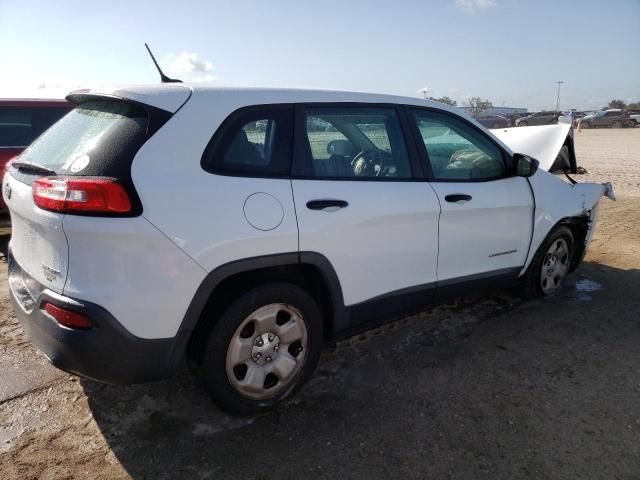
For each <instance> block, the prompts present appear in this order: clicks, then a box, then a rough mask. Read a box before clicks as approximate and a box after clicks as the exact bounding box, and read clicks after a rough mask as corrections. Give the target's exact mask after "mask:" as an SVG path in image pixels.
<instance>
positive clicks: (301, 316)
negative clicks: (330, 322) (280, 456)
mask: <svg viewBox="0 0 640 480" xmlns="http://www.w3.org/2000/svg"><path fill="white" fill-rule="evenodd" d="M321 339H322V319H321V316H320V310H319V309H318V306H317V305H316V303H315V301H314V300H313V298H311V297H310V296H309V294H308V293H307V292H305V291H304V290H302V289H301V288H299V287H297V286H295V285H291V284H286V283H278V284H270V285H265V286H262V287H258V288H256V289H254V290H251V291H249V292H248V293H246V294H244V295H242V296H241V297H240V298H238V299H237V300H236V301H235V302H234V303H233V304H232V305H231V306H230V307H229V308H228V309H227V310H226V311H225V312H224V313H223V314H222V316H221V317H220V319H219V320H218V322H217V323H216V326H215V327H214V329H213V331H212V332H211V335H210V337H209V341H208V344H207V350H206V353H205V357H204V361H203V365H202V376H203V379H204V381H205V383H206V385H207V386H208V388H209V391H210V392H211V396H212V398H213V400H214V401H215V402H216V403H217V404H218V405H219V406H220V407H221V408H222V409H224V410H226V411H227V412H230V413H237V414H250V413H258V412H261V411H265V410H269V409H271V408H273V407H275V406H276V405H277V404H278V403H280V402H281V401H282V400H284V399H285V398H286V397H288V396H289V395H291V394H292V393H293V392H294V391H296V390H297V389H298V388H299V387H300V386H301V385H302V384H303V383H304V382H305V381H306V380H307V379H308V378H309V377H310V376H311V374H312V373H313V370H314V369H315V367H316V365H317V363H318V359H319V356H320V347H321Z"/></svg>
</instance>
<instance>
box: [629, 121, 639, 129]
mask: <svg viewBox="0 0 640 480" xmlns="http://www.w3.org/2000/svg"><path fill="white" fill-rule="evenodd" d="M636 125H638V122H636V121H635V120H629V128H635V126H636Z"/></svg>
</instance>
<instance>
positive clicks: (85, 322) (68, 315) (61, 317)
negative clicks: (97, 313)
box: [44, 302, 93, 330]
mask: <svg viewBox="0 0 640 480" xmlns="http://www.w3.org/2000/svg"><path fill="white" fill-rule="evenodd" d="M44 310H45V311H46V312H47V313H48V314H49V315H51V316H52V317H53V318H54V319H55V320H56V322H58V323H59V324H60V325H63V326H65V327H68V328H76V329H82V330H86V329H87V328H91V327H93V323H91V320H89V319H88V318H87V317H86V316H85V315H82V314H81V313H78V312H74V311H72V310H67V309H66V308H61V307H58V306H57V305H54V304H53V303H49V302H45V304H44Z"/></svg>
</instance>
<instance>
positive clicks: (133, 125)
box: [20, 100, 149, 177]
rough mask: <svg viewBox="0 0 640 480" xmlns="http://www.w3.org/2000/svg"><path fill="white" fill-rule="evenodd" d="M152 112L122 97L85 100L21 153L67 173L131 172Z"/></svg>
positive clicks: (31, 160)
mask: <svg viewBox="0 0 640 480" xmlns="http://www.w3.org/2000/svg"><path fill="white" fill-rule="evenodd" d="M148 122H149V121H148V114H147V112H146V111H145V109H143V108H142V107H140V106H137V105H134V104H131V103H127V102H123V101H119V100H90V101H86V102H83V103H81V104H80V105H78V106H77V107H76V108H74V109H73V110H72V111H71V112H69V113H68V114H67V115H66V116H65V117H63V118H62V119H61V120H60V121H58V122H57V123H55V124H54V125H53V126H52V127H51V128H49V130H47V131H46V132H45V134H44V135H42V136H40V137H39V138H38V139H37V140H36V141H35V142H34V143H33V144H31V146H30V147H29V148H27V149H26V150H25V151H24V152H23V153H22V155H21V157H20V159H21V160H23V161H28V162H33V163H36V164H38V165H42V166H44V167H47V168H50V169H52V170H54V171H55V172H56V173H59V174H64V175H110V176H114V177H119V176H128V174H129V169H130V166H131V161H132V160H133V156H134V155H135V152H137V150H138V149H139V148H140V147H141V146H142V144H143V143H144V141H145V140H146V138H147V127H148Z"/></svg>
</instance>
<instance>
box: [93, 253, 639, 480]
mask: <svg viewBox="0 0 640 480" xmlns="http://www.w3.org/2000/svg"><path fill="white" fill-rule="evenodd" d="M639 287H640V271H639V270H623V269H617V268H613V267H609V266H605V265H601V264H597V263H592V262H586V263H584V264H583V265H582V266H581V267H580V268H579V269H578V271H577V272H575V273H574V274H573V275H572V276H571V277H570V281H569V282H568V285H567V286H566V287H565V289H564V291H563V292H561V293H560V294H559V295H557V296H555V297H552V298H548V299H542V300H531V301H524V300H521V299H520V298H518V297H517V296H515V295H512V294H509V293H506V292H493V293H491V294H487V295H484V296H482V297H478V298H473V299H462V300H460V301H457V302H454V303H452V304H449V305H446V306H443V307H438V308H435V309H433V310H430V311H427V312H423V313H421V314H419V315H415V316H413V317H409V318H407V319H403V320H400V321H397V322H394V323H392V324H389V325H387V326H385V327H381V328H379V329H376V330H373V331H372V332H369V333H367V334H363V335H360V336H357V337H353V338H351V339H349V340H347V341H344V342H341V343H340V344H338V345H337V346H336V347H335V348H333V349H331V350H328V351H326V352H325V353H324V354H323V357H322V359H321V362H320V365H319V367H318V370H317V372H316V374H315V375H314V377H313V378H312V380H311V381H310V382H309V383H308V384H307V385H306V386H305V388H303V389H302V391H301V392H300V393H299V394H298V395H297V396H296V397H294V398H293V399H291V400H290V401H288V402H287V403H285V404H284V405H282V406H281V407H279V408H278V409H277V410H275V411H273V412H270V413H267V414H263V415H258V416H251V417H240V418H238V417H231V416H228V415H226V414H224V413H223V412H221V411H220V410H219V409H217V408H216V407H215V406H214V405H213V404H212V403H211V402H210V399H209V397H208V395H207V394H206V393H204V390H203V389H202V388H200V387H199V386H198V385H197V383H196V382H194V380H193V379H192V377H191V376H190V375H189V374H188V373H187V372H186V370H183V371H181V372H180V373H179V374H178V375H176V377H175V378H173V379H171V380H167V381H163V382H157V383H153V384H146V385H137V386H127V387H122V386H112V385H104V384H100V383H96V382H93V381H90V380H82V386H83V388H84V391H85V392H86V395H87V397H88V401H89V406H90V408H91V410H92V413H93V416H94V418H95V421H96V422H97V424H98V426H99V428H100V430H101V432H102V434H103V436H104V438H105V440H106V441H107V443H108V444H109V446H110V447H111V449H112V451H113V452H114V454H115V456H116V458H117V460H118V461H119V462H120V464H121V465H122V466H123V467H124V469H125V470H126V472H127V473H128V474H129V475H130V476H131V477H133V478H135V479H143V478H301V477H308V478H336V477H338V476H343V477H346V478H354V477H357V478H380V477H384V478H387V477H389V478H424V477H425V476H429V477H431V478H452V477H455V478H475V477H476V476H480V475H483V476H487V474H489V477H493V478H502V477H510V478H513V477H521V478H522V477H527V476H529V475H532V476H534V477H537V478H545V477H549V476H556V475H557V478H562V477H563V472H564V473H565V474H566V475H565V477H566V476H570V475H571V474H573V475H577V476H578V477H580V476H581V473H582V474H583V475H582V476H590V475H596V476H598V475H599V474H600V473H601V472H603V471H605V470H598V468H601V467H596V468H595V470H594V462H591V461H589V458H591V457H589V455H592V454H593V452H600V453H602V454H605V453H606V455H608V457H607V461H604V460H603V463H602V464H600V463H598V462H595V465H596V466H597V465H605V464H607V465H618V466H620V465H622V466H624V465H625V463H624V461H625V458H627V460H629V458H628V457H624V455H625V454H626V453H628V452H631V451H632V450H631V449H632V448H635V447H632V445H634V443H633V441H635V440H633V439H634V438H635V439H636V440H637V438H638V437H637V435H638V433H640V426H638V425H635V426H633V427H631V426H630V427H629V428H633V429H634V430H633V432H632V433H634V435H635V436H629V435H626V433H625V432H623V431H622V430H623V428H622V426H620V424H619V422H620V417H621V416H623V417H624V415H626V413H625V412H629V411H635V413H640V412H639V410H638V408H637V393H636V394H633V393H632V392H630V390H629V385H631V384H635V385H639V384H640V373H639V372H638V370H637V365H638V362H639V361H640V351H639V350H638V348H637V345H638V344H639V342H638V340H640V325H639V323H638V319H637V312H638V308H639V305H638V297H637V292H638V290H639ZM634 312H635V314H634ZM634 382H635V383H634ZM594 384H597V388H595V387H594ZM633 418H636V417H633ZM629 421H630V420H629ZM625 425H626V424H625ZM587 427H588V428H587ZM625 428H626V427H625ZM588 430H592V431H593V432H596V433H592V434H590V433H588ZM625 435H626V436H625ZM626 441H628V442H629V443H628V444H627V443H624V442H626ZM589 452H591V453H589ZM601 460H602V459H601ZM616 461H617V462H618V463H616ZM602 468H604V467H602ZM596 472H597V474H596Z"/></svg>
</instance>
